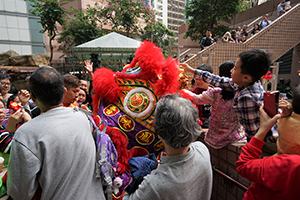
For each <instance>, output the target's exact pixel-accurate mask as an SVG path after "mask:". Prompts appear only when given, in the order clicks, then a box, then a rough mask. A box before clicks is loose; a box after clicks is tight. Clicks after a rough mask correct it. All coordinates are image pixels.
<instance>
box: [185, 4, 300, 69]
mask: <svg viewBox="0 0 300 200" xmlns="http://www.w3.org/2000/svg"><path fill="white" fill-rule="evenodd" d="M299 42H300V4H297V5H295V6H294V7H293V8H292V9H291V10H290V11H289V12H287V13H285V14H284V15H282V16H281V17H279V18H277V19H276V20H274V21H273V22H272V23H271V24H270V25H269V26H267V27H266V28H264V29H263V30H261V31H260V32H259V33H257V34H255V35H254V36H252V37H251V38H249V39H248V40H247V41H246V42H245V43H242V44H238V43H222V42H217V43H214V44H212V45H211V46H209V48H207V49H204V50H202V51H200V52H198V53H197V54H195V55H194V56H192V57H190V59H188V60H187V61H186V63H188V64H189V65H190V66H192V67H193V68H196V67H197V66H199V65H200V64H209V65H211V66H212V67H213V69H214V73H218V66H219V65H220V64H222V63H223V62H225V61H228V60H232V61H235V60H236V59H237V57H238V54H239V53H241V52H243V51H246V50H250V49H254V48H259V49H265V50H266V51H267V52H272V55H271V60H272V62H274V61H276V60H277V59H278V58H280V57H281V56H282V55H284V54H285V53H286V52H288V51H289V50H291V49H292V48H294V47H295V46H296V45H297V44H299Z"/></svg>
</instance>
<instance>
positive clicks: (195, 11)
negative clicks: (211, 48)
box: [185, 0, 241, 41]
mask: <svg viewBox="0 0 300 200" xmlns="http://www.w3.org/2000/svg"><path fill="white" fill-rule="evenodd" d="M240 2H241V1H240V0H191V1H188V3H187V6H186V8H185V15H186V17H187V24H189V28H188V31H187V32H186V34H185V38H187V37H190V38H191V39H192V40H193V41H201V39H202V37H203V36H204V35H205V33H206V30H207V29H211V30H212V33H213V36H222V35H223V34H224V33H225V32H226V31H228V30H229V27H227V26H224V25H221V24H220V23H219V22H220V21H222V20H223V21H225V22H230V21H231V19H233V18H234V17H235V16H236V14H237V13H238V11H239V4H240Z"/></svg>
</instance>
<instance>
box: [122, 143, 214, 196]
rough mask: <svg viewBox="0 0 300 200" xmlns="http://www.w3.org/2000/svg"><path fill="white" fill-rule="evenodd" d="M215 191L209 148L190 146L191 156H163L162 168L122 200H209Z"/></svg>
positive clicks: (197, 144)
mask: <svg viewBox="0 0 300 200" xmlns="http://www.w3.org/2000/svg"><path fill="white" fill-rule="evenodd" d="M211 191H212V168H211V164H210V156H209V151H208V149H207V147H206V146H205V145H204V144H203V143H201V142H194V143H192V144H190V150H189V151H188V153H186V154H184V155H179V156H163V157H162V158H161V163H160V165H159V167H158V168H157V169H155V170H153V171H152V172H151V174H149V175H147V176H146V177H144V180H143V182H142V183H141V184H140V185H139V188H138V189H137V190H136V191H135V192H134V193H133V194H131V195H130V196H129V195H128V194H127V193H126V194H125V195H124V196H123V200H127V199H131V200H139V199H140V200H155V199H164V200H179V199H180V200H183V199H187V200H197V199H202V200H205V199H207V200H209V199H210V196H211Z"/></svg>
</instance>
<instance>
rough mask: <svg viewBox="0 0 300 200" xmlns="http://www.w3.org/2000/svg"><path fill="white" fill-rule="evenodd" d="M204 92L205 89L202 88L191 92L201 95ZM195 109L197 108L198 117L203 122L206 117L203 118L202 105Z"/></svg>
mask: <svg viewBox="0 0 300 200" xmlns="http://www.w3.org/2000/svg"><path fill="white" fill-rule="evenodd" d="M204 91H206V90H205V89H202V88H198V87H196V88H195V89H194V90H193V91H192V92H193V93H195V94H202V92H204ZM196 107H197V108H198V111H199V113H198V116H199V119H200V120H201V121H202V122H203V121H204V120H206V119H207V118H208V117H203V105H196Z"/></svg>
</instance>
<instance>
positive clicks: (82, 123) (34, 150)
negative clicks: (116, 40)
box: [7, 67, 105, 200]
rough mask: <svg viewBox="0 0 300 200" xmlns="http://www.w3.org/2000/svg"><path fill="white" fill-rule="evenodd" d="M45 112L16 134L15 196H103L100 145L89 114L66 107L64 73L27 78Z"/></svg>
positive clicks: (40, 72) (11, 181)
mask: <svg viewBox="0 0 300 200" xmlns="http://www.w3.org/2000/svg"><path fill="white" fill-rule="evenodd" d="M29 86H30V90H31V98H32V100H33V102H34V103H35V104H36V105H37V106H38V107H39V108H40V109H41V111H42V114H40V115H39V116H37V117H36V118H34V119H33V120H31V121H29V122H27V123H25V124H23V125H22V126H21V127H20V128H19V129H18V130H17V131H16V133H15V136H14V139H13V142H12V147H11V152H10V160H9V164H8V170H7V171H8V175H7V177H8V179H7V191H8V194H9V195H10V196H11V197H12V198H13V199H22V200H27V199H32V198H33V197H35V198H37V199H39V198H40V199H62V200H67V199H69V200H74V199H89V200H90V199H105V196H104V194H103V190H102V184H101V180H100V179H97V178H96V172H95V171H96V169H95V167H96V147H95V142H94V139H93V136H92V134H91V126H90V123H89V121H88V118H87V117H86V115H85V114H84V113H82V112H79V111H75V110H74V109H73V108H66V107H63V105H62V99H63V95H64V92H65V91H66V89H65V88H64V80H63V78H62V76H61V75H60V74H59V73H58V72H57V71H55V70H54V69H52V68H47V67H42V68H39V69H37V70H36V71H35V72H34V73H33V74H32V76H31V77H30V80H29Z"/></svg>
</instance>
